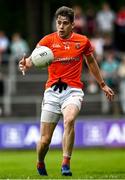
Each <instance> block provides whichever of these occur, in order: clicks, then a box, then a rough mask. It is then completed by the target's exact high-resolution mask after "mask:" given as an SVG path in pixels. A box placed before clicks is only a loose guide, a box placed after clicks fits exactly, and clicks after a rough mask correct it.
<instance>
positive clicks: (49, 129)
mask: <svg viewBox="0 0 125 180" xmlns="http://www.w3.org/2000/svg"><path fill="white" fill-rule="evenodd" d="M59 118H60V115H59V114H56V113H53V112H49V111H45V110H44V111H43V112H42V115H41V121H42V122H41V127H40V140H39V142H38V144H37V161H38V162H37V170H38V172H39V174H40V175H47V171H46V167H45V162H44V159H45V156H46V153H47V151H48V149H49V145H50V142H51V139H52V135H53V132H54V129H55V127H56V125H57V122H58V120H59Z"/></svg>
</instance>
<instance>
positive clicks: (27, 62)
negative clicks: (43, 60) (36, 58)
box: [19, 56, 33, 75]
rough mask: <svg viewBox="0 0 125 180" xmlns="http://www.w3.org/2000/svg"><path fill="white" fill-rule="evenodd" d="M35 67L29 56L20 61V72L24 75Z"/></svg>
mask: <svg viewBox="0 0 125 180" xmlns="http://www.w3.org/2000/svg"><path fill="white" fill-rule="evenodd" d="M32 66H33V63H32V61H31V57H30V56H29V57H28V58H26V57H25V56H23V58H22V59H21V60H20V61H19V70H20V71H21V72H22V74H23V75H25V72H26V71H27V70H28V69H30V68H31V67H32Z"/></svg>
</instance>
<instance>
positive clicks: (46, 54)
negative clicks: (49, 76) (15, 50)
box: [19, 46, 54, 75]
mask: <svg viewBox="0 0 125 180" xmlns="http://www.w3.org/2000/svg"><path fill="white" fill-rule="evenodd" d="M53 60H54V54H53V52H52V50H51V49H50V48H48V47H46V46H39V47H36V48H35V49H34V50H33V52H32V54H31V56H30V57H28V58H26V57H25V56H23V58H22V59H21V60H20V62H19V69H20V71H22V74H23V75H25V71H26V70H27V69H29V68H30V67H31V66H32V65H34V66H35V67H38V68H44V67H47V66H49V65H50V64H51V63H52V61H53Z"/></svg>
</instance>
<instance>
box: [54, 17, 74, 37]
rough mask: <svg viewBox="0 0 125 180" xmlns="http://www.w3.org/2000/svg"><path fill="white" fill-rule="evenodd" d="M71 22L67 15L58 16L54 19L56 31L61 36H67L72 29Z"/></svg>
mask: <svg viewBox="0 0 125 180" xmlns="http://www.w3.org/2000/svg"><path fill="white" fill-rule="evenodd" d="M73 25H74V24H73V23H71V22H70V20H69V19H68V17H65V16H60V15H59V16H58V18H57V19H56V28H57V33H58V35H59V36H60V37H61V38H64V39H65V38H69V37H70V34H71V32H72V29H73Z"/></svg>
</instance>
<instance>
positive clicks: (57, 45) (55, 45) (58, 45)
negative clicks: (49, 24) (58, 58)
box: [52, 43, 61, 48]
mask: <svg viewBox="0 0 125 180" xmlns="http://www.w3.org/2000/svg"><path fill="white" fill-rule="evenodd" d="M52 47H53V48H60V47H61V45H60V44H57V43H55V44H53V45H52Z"/></svg>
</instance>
